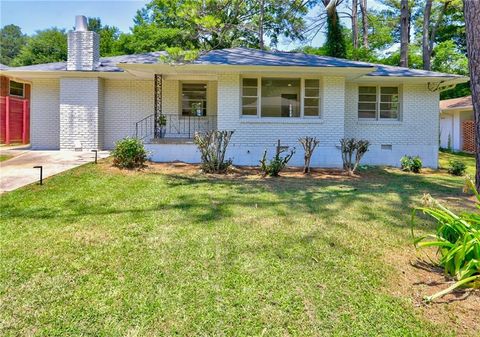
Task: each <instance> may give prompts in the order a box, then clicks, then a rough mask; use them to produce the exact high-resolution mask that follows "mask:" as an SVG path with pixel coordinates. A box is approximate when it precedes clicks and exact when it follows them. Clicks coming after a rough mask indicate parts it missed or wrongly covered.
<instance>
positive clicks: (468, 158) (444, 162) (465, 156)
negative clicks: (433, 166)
mask: <svg viewBox="0 0 480 337" xmlns="http://www.w3.org/2000/svg"><path fill="white" fill-rule="evenodd" d="M454 160H458V161H461V162H463V163H464V164H465V165H467V174H468V175H469V176H470V177H472V178H474V177H475V156H474V155H473V154H470V153H465V152H457V153H449V152H440V157H439V166H440V168H442V169H447V168H448V167H449V166H450V164H449V162H450V161H454Z"/></svg>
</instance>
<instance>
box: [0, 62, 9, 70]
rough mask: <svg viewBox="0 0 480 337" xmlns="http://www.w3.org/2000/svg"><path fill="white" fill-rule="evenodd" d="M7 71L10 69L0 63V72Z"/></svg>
mask: <svg viewBox="0 0 480 337" xmlns="http://www.w3.org/2000/svg"><path fill="white" fill-rule="evenodd" d="M7 69H10V67H9V66H6V65H4V64H2V63H0V70H7Z"/></svg>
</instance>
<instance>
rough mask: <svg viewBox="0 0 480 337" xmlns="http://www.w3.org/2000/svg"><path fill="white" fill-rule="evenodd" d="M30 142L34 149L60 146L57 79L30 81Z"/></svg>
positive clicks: (51, 148)
mask: <svg viewBox="0 0 480 337" xmlns="http://www.w3.org/2000/svg"><path fill="white" fill-rule="evenodd" d="M31 88H32V93H31V100H30V142H31V144H32V149H35V150H58V149H59V148H60V109H59V107H60V105H59V104H60V101H59V92H60V83H59V80H57V79H35V80H33V81H32V86H31Z"/></svg>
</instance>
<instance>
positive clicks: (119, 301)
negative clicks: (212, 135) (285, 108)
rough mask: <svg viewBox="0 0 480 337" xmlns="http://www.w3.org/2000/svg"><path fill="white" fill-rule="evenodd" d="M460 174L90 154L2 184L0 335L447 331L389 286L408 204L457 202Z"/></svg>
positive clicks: (401, 263)
mask: <svg viewBox="0 0 480 337" xmlns="http://www.w3.org/2000/svg"><path fill="white" fill-rule="evenodd" d="M162 167H164V166H162ZM462 186H463V179H462V178H461V177H453V176H449V175H448V174H446V173H444V172H430V173H423V174H421V175H414V174H408V173H403V172H401V171H399V170H397V169H383V168H378V169H367V170H364V171H361V172H360V177H359V178H347V177H344V176H342V175H339V174H335V173H332V174H328V175H327V172H325V173H322V174H316V176H315V177H314V178H303V177H300V176H299V175H288V176H284V177H280V178H267V179H262V178H260V177H259V176H258V175H237V176H229V177H226V178H223V177H212V176H208V177H206V176H202V175H200V174H197V173H190V172H183V171H181V170H180V171H179V170H177V171H176V170H171V171H169V172H167V171H166V170H164V169H156V168H150V169H147V170H145V171H144V172H128V171H119V170H116V169H113V168H111V167H109V164H108V162H102V163H101V164H99V165H94V164H87V165H85V166H82V167H79V168H77V169H74V170H71V171H68V172H66V173H64V174H61V175H58V176H54V177H52V178H49V179H46V181H45V185H44V186H38V185H31V186H28V187H25V188H23V189H20V190H17V191H14V192H11V193H7V194H5V195H2V196H1V209H2V212H1V216H0V260H1V269H0V312H1V317H2V318H1V322H0V335H2V336H16V335H22V336H24V335H39V336H47V335H48V336H66V335H68V336H152V335H156V336H380V335H381V336H453V335H455V322H453V323H452V322H447V320H448V319H447V318H445V320H443V318H442V317H441V318H442V320H440V322H436V321H434V320H430V319H429V317H428V316H429V314H430V312H429V311H428V310H429V309H428V308H424V307H422V305H420V304H419V303H418V302H417V301H416V300H415V299H413V298H412V297H411V296H408V295H405V294H403V295H402V292H401V291H397V290H398V289H395V291H394V290H392V288H394V287H395V285H394V280H398V277H399V276H400V275H401V274H402V272H405V271H407V272H409V271H410V270H411V269H412V267H411V266H410V265H409V264H408V259H407V260H405V259H403V258H402V257H403V256H412V257H414V256H415V252H414V249H413V246H412V244H411V237H410V225H409V218H410V214H411V207H412V206H414V205H416V204H417V203H418V201H419V200H420V199H421V197H422V194H423V193H424V192H430V193H431V194H433V195H434V196H437V197H440V198H442V199H443V198H446V199H448V200H454V201H456V204H457V205H458V203H463V202H467V201H465V200H466V196H465V195H464V194H463V192H462ZM455 207H457V206H455ZM432 228H433V224H432V223H428V222H427V223H425V221H421V222H419V223H418V224H416V225H415V230H416V232H417V233H425V232H426V231H429V230H431V229H432ZM420 295H424V294H420ZM437 308H438V307H437ZM441 311H442V312H443V311H444V310H443V309H442V310H441ZM447 316H448V317H450V316H451V315H450V314H446V316H445V317H447ZM456 324H457V325H461V324H462V322H461V321H460V322H456Z"/></svg>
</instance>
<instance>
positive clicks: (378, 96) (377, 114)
mask: <svg viewBox="0 0 480 337" xmlns="http://www.w3.org/2000/svg"><path fill="white" fill-rule="evenodd" d="M360 87H375V88H376V89H375V90H376V95H375V97H376V101H375V118H367V117H360V116H359V115H358V114H359V112H360V109H359V108H358V105H359V103H373V102H363V101H362V102H360ZM382 88H397V95H398V110H397V118H381V117H380V104H381V103H382V102H381V98H382V93H381V91H382ZM363 95H365V94H363ZM401 111H402V90H401V86H400V85H397V84H391V85H380V84H359V85H358V86H357V119H358V120H359V121H378V122H388V121H391V122H398V121H400V120H401Z"/></svg>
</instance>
